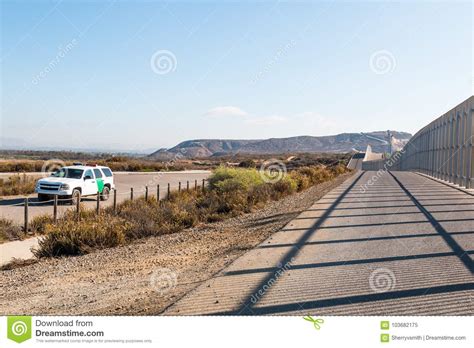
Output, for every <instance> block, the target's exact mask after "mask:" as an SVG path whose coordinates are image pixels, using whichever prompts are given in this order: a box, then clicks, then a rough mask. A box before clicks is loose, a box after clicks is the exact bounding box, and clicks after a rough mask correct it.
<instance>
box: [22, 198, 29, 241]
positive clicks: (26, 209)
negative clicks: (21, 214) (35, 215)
mask: <svg viewBox="0 0 474 348" xmlns="http://www.w3.org/2000/svg"><path fill="white" fill-rule="evenodd" d="M23 228H24V229H25V234H26V233H28V197H26V198H25V225H24V227H23Z"/></svg>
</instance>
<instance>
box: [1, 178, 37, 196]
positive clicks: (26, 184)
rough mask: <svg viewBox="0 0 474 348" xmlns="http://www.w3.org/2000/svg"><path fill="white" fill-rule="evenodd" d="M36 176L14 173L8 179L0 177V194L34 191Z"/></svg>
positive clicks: (19, 193) (10, 194) (20, 193)
mask: <svg viewBox="0 0 474 348" xmlns="http://www.w3.org/2000/svg"><path fill="white" fill-rule="evenodd" d="M35 185H36V178H32V177H31V176H27V175H26V174H15V175H12V176H10V177H9V178H8V179H6V180H3V179H0V196H13V195H22V194H30V193H33V192H35Z"/></svg>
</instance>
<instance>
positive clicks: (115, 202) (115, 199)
mask: <svg viewBox="0 0 474 348" xmlns="http://www.w3.org/2000/svg"><path fill="white" fill-rule="evenodd" d="M116 212H117V190H115V189H114V214H115V213H116Z"/></svg>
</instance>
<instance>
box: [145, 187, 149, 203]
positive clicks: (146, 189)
mask: <svg viewBox="0 0 474 348" xmlns="http://www.w3.org/2000/svg"><path fill="white" fill-rule="evenodd" d="M145 201H148V186H145Z"/></svg>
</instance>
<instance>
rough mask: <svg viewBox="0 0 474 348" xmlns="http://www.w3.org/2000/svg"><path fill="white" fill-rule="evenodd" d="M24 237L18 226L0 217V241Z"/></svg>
mask: <svg viewBox="0 0 474 348" xmlns="http://www.w3.org/2000/svg"><path fill="white" fill-rule="evenodd" d="M23 237H24V233H23V232H22V231H21V228H20V226H16V225H14V224H13V221H11V220H8V219H5V218H0V242H6V241H10V240H17V239H21V238H23Z"/></svg>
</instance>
